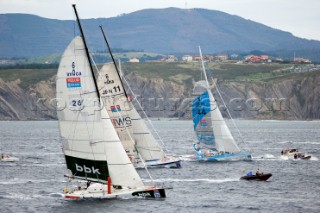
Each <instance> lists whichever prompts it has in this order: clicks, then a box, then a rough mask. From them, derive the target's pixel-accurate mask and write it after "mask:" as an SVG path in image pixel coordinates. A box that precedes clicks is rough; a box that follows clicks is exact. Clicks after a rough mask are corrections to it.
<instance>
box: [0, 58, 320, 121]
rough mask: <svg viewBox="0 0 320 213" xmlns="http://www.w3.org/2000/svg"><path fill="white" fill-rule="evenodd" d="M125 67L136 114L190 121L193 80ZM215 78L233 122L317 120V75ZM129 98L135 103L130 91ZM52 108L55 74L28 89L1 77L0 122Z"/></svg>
mask: <svg viewBox="0 0 320 213" xmlns="http://www.w3.org/2000/svg"><path fill="white" fill-rule="evenodd" d="M155 64H156V63H155ZM155 66H158V68H159V69H160V68H161V67H159V66H162V65H155ZM177 66H185V65H181V64H179V65H177ZM177 66H175V67H177ZM124 67H125V66H124ZM128 67H129V66H127V67H125V68H126V71H125V79H126V81H127V82H128V83H129V84H130V88H131V89H132V91H133V92H134V94H135V95H136V96H137V100H138V102H139V103H138V102H137V101H133V103H134V105H135V106H136V108H137V110H138V111H140V112H142V109H143V110H144V111H145V112H146V114H147V115H148V116H150V117H175V118H182V119H190V117H191V108H190V106H191V103H192V99H193V96H192V87H193V83H194V82H195V81H198V80H199V79H198V78H196V77H194V76H193V75H191V74H190V73H189V74H188V72H183V75H182V74H181V70H180V71H179V73H173V71H170V72H172V73H171V75H167V74H166V75H165V76H161V75H155V74H154V73H153V74H152V75H150V74H148V75H147V74H144V73H142V72H136V71H135V70H134V69H135V68H134V67H133V68H132V70H129V69H128ZM130 67H132V66H130ZM140 68H141V67H140ZM180 68H181V67H180ZM52 73H55V71H53V72H52ZM197 73H199V70H198V68H197ZM217 76H218V78H215V79H211V80H210V83H211V84H213V85H218V86H219V91H220V94H221V95H222V97H223V100H224V102H225V104H226V105H227V108H228V109H229V111H230V113H231V115H232V117H233V118H241V119H293V120H295V119H298V120H305V119H308V120H313V119H319V118H320V83H319V82H320V71H313V72H307V73H293V74H290V75H285V76H282V75H281V76H278V77H276V78H272V79H268V80H263V81H262V80H249V79H246V80H237V78H236V79H234V80H230V79H226V77H223V75H221V74H219V73H217ZM217 79H220V80H219V81H218V80H217ZM221 79H222V80H221ZM212 92H213V94H214V96H215V98H216V100H217V102H218V105H219V108H220V110H221V112H222V114H223V116H225V117H228V113H227V110H226V107H225V106H224V103H223V102H222V100H221V98H220V96H219V93H218V91H217V89H216V88H215V87H213V88H212ZM128 94H131V96H132V97H134V96H133V95H132V92H131V91H130V90H129V89H128ZM55 105H56V102H55V75H54V74H53V75H51V76H50V77H48V78H46V79H42V80H39V81H35V82H32V83H30V84H28V85H26V84H25V83H24V80H23V79H22V80H21V79H20V78H16V79H12V80H6V81H4V80H3V78H1V76H0V120H50V119H57V115H56V107H55ZM140 106H141V107H142V108H141V107H140ZM140 114H143V113H140Z"/></svg>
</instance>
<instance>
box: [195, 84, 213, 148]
mask: <svg viewBox="0 0 320 213" xmlns="http://www.w3.org/2000/svg"><path fill="white" fill-rule="evenodd" d="M210 113H211V107H210V98H209V93H208V91H207V90H206V91H205V92H203V93H202V94H201V95H199V96H197V97H196V98H195V99H194V101H193V103H192V119H193V124H194V126H193V127H194V130H195V132H196V135H197V138H198V140H199V141H200V142H201V143H204V144H206V145H210V146H215V137H214V134H213V129H212V122H211V117H210V116H211V115H210ZM212 148H215V147H212Z"/></svg>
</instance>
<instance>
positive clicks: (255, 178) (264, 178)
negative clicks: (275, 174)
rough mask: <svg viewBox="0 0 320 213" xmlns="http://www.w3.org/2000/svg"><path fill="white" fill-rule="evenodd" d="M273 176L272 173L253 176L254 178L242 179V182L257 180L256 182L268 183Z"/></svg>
mask: <svg viewBox="0 0 320 213" xmlns="http://www.w3.org/2000/svg"><path fill="white" fill-rule="evenodd" d="M271 176H272V174H271V173H267V174H263V175H252V176H243V177H241V178H240V179H242V180H256V181H266V180H268V179H269V178H270V177H271Z"/></svg>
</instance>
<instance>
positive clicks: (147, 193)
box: [138, 192, 151, 197]
mask: <svg viewBox="0 0 320 213" xmlns="http://www.w3.org/2000/svg"><path fill="white" fill-rule="evenodd" d="M138 196H139V197H151V194H150V192H140V193H138Z"/></svg>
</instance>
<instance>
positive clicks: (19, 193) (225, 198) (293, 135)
mask: <svg viewBox="0 0 320 213" xmlns="http://www.w3.org/2000/svg"><path fill="white" fill-rule="evenodd" d="M235 122H236V124H237V126H238V128H239V129H240V132H241V135H242V137H243V138H244V140H245V141H246V142H247V144H248V145H249V147H250V148H251V149H252V150H253V152H254V160H253V161H252V162H244V161H241V162H226V163H200V162H194V161H191V160H190V158H189V157H190V156H191V155H192V154H193V147H192V143H193V142H194V141H195V136H194V133H193V129H192V123H191V121H179V120H172V121H169V120H165V119H164V120H157V121H153V125H154V126H155V128H156V130H157V131H158V133H159V134H160V135H161V136H162V139H163V142H164V144H165V145H166V147H167V149H168V150H169V151H171V152H172V153H175V154H177V155H180V156H181V157H182V159H184V161H183V162H182V168H181V169H151V170H149V171H150V173H151V174H152V177H153V181H154V182H155V183H156V184H159V185H164V186H167V187H172V189H168V190H166V194H167V198H165V199H161V200H147V199H142V198H126V199H113V200H83V201H68V200H64V199H63V198H62V197H61V194H62V190H63V188H64V187H65V186H66V179H65V178H64V176H63V175H64V174H65V173H66V167H65V164H64V157H63V155H62V149H61V143H60V141H59V130H58V122H57V121H41V122H40V121H20V122H15V121H10V122H4V121H3V122H0V141H1V145H0V149H1V151H3V152H5V153H7V154H11V155H13V156H15V157H18V158H19V159H20V160H19V161H18V162H11V163H9V162H0V205H1V208H0V212H1V213H3V212H166V213H167V212H197V213H199V212H290V213H293V212H320V199H319V197H318V196H319V195H320V164H319V161H318V158H320V131H319V130H320V122H319V121H246V120H236V121H235ZM228 125H229V126H230V128H231V131H232V133H233V135H234V137H235V138H236V140H237V141H240V139H239V137H240V136H239V135H238V134H237V131H236V129H235V128H233V127H232V123H231V122H230V121H228ZM244 145H245V144H242V143H240V146H244ZM288 147H295V148H300V149H302V150H304V151H306V152H308V153H310V154H311V155H312V158H311V160H308V161H307V160H288V159H284V158H281V157H280V152H281V150H282V149H283V148H288ZM258 167H259V168H260V169H261V170H263V171H264V172H265V173H266V172H271V173H272V174H273V176H272V177H271V179H270V181H267V182H248V181H244V180H240V177H241V176H243V175H245V174H246V173H247V172H248V171H249V170H252V171H255V170H256V169H257V168H258ZM138 172H139V174H140V175H141V177H142V178H143V180H144V181H145V183H146V184H147V185H148V184H152V183H151V182H152V181H151V180H150V179H148V178H147V177H148V176H147V174H146V172H145V171H144V170H139V171H138Z"/></svg>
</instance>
